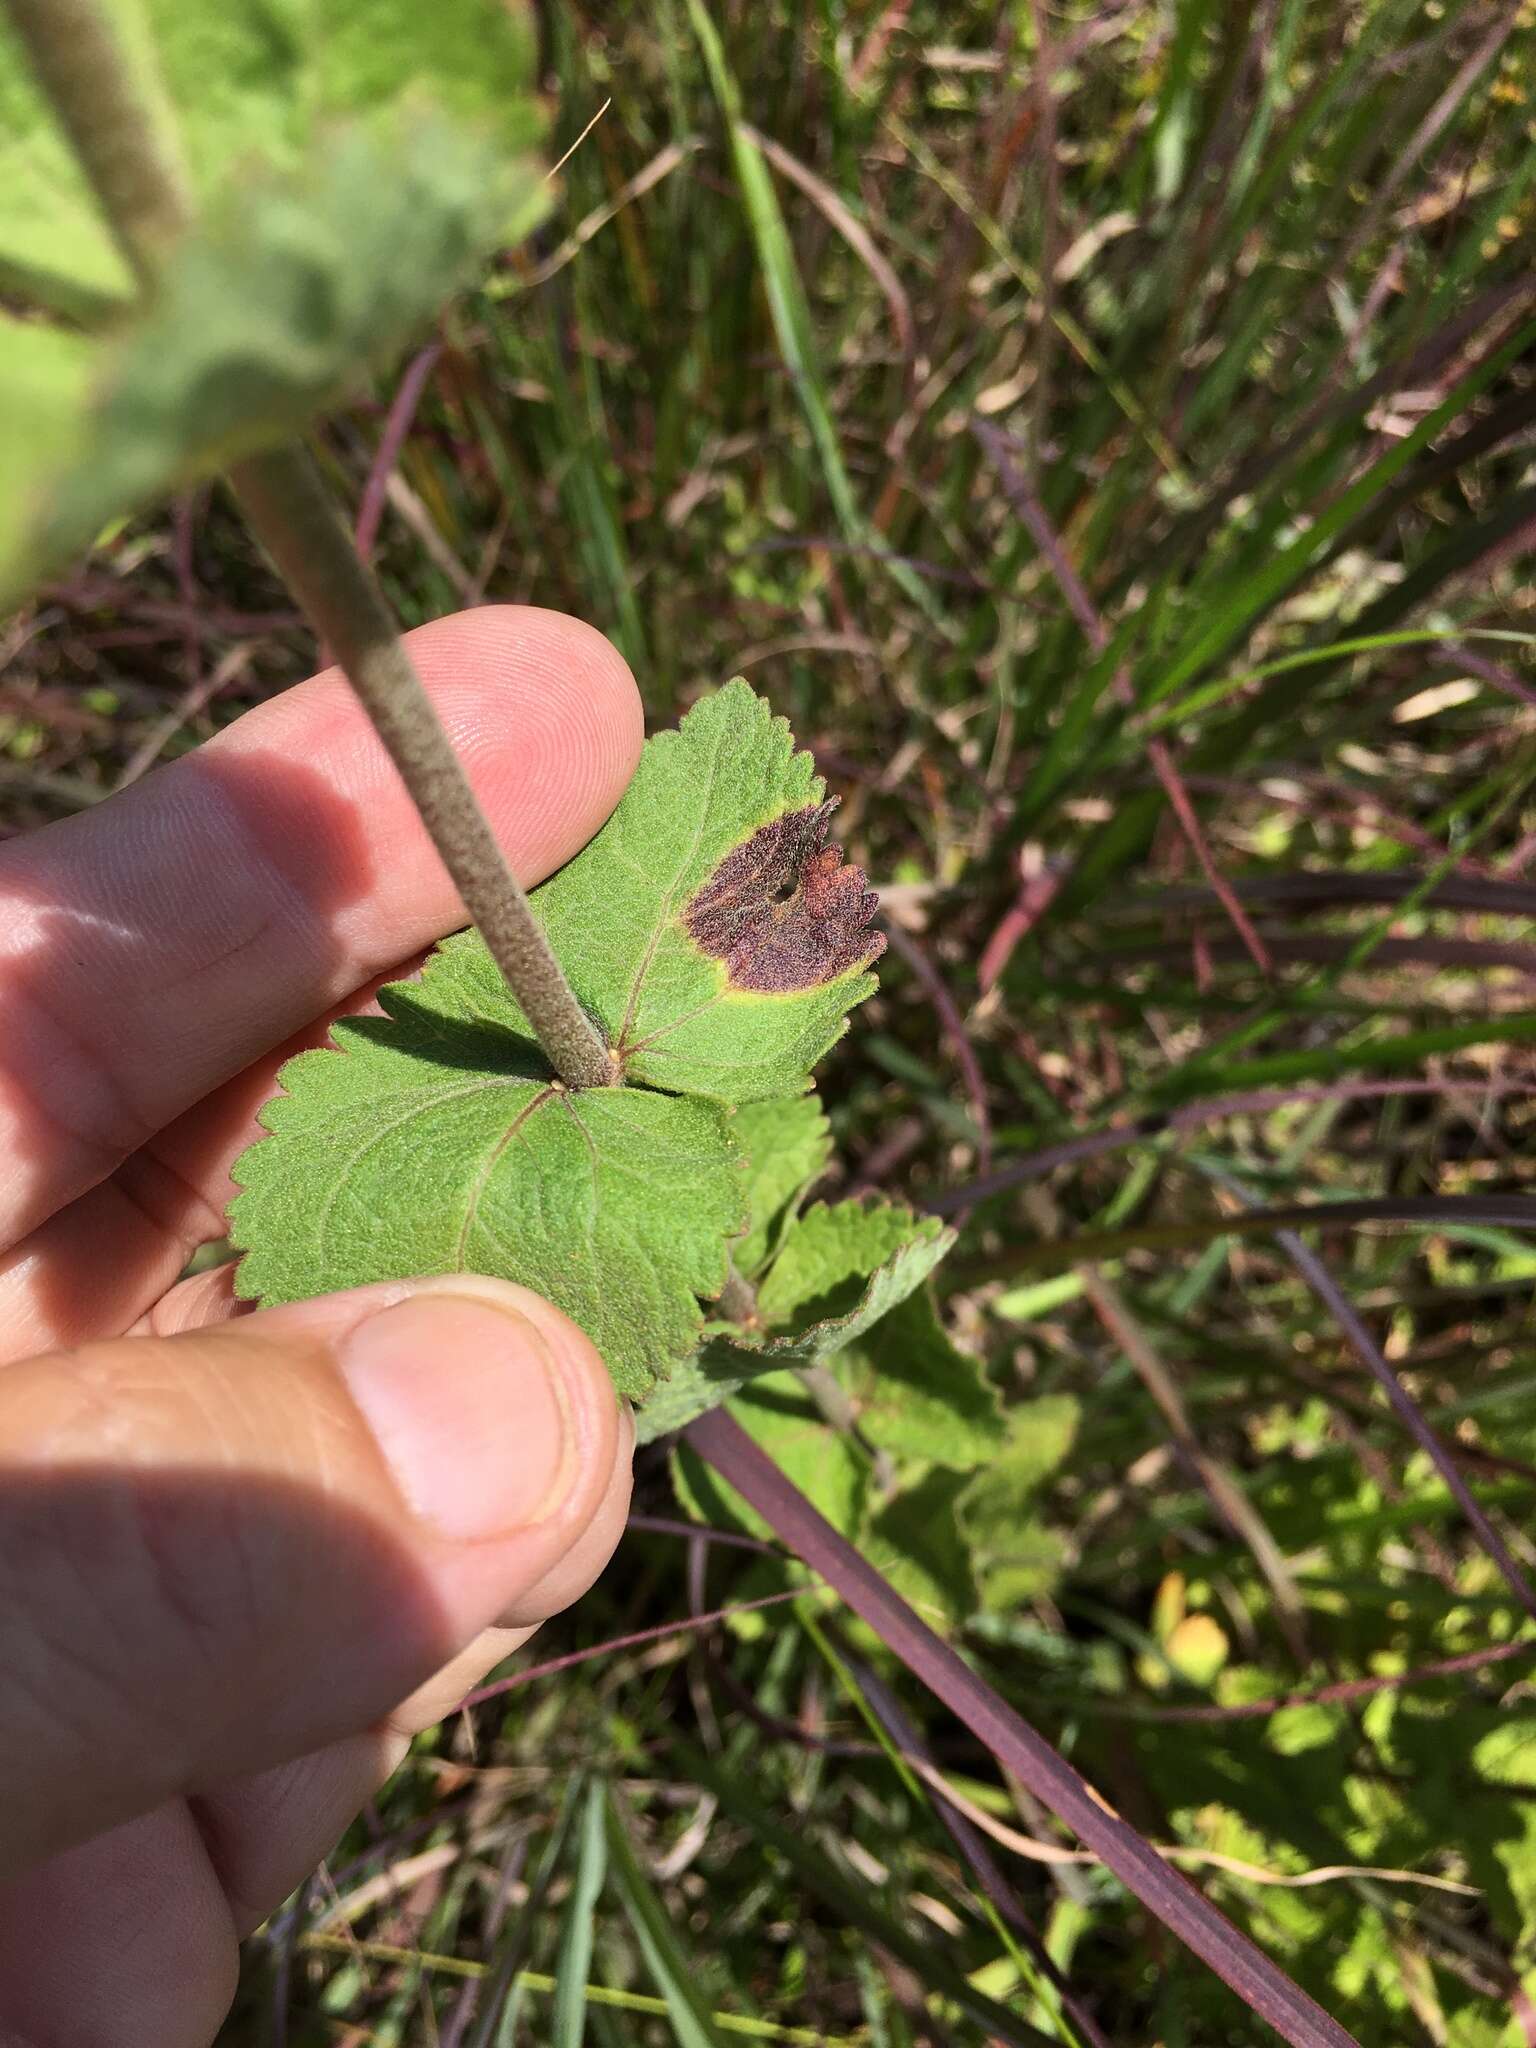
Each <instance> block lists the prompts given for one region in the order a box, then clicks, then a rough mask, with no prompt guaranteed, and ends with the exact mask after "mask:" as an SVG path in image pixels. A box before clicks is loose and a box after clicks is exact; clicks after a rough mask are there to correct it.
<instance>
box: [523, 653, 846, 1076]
mask: <svg viewBox="0 0 1536 2048" xmlns="http://www.w3.org/2000/svg"><path fill="white" fill-rule="evenodd" d="M830 814H831V806H830V805H829V804H828V803H827V801H826V785H825V784H824V783H823V781H822V779H821V777H820V776H819V775H817V773H816V770H815V766H814V763H813V762H812V760H811V757H810V755H809V754H804V753H797V752H796V751H795V744H794V740H793V738H792V737H791V735H790V730H789V726H788V725H787V723H786V722H785V721H784V720H783V719H782V718H775V717H774V716H773V714H772V713H771V712H770V710H769V708H768V706H767V705H766V704H765V703H764V702H763V700H762V699H761V698H760V697H758V696H757V695H756V694H755V692H754V691H753V690H752V689H751V688H750V686H749V685H748V684H747V683H745V682H743V681H742V680H741V679H740V678H739V677H738V678H737V680H736V681H734V682H731V683H728V684H727V685H726V686H725V688H724V689H723V690H718V691H716V692H715V694H714V695H713V696H710V697H705V698H703V699H702V700H701V701H700V702H699V703H697V704H696V705H694V707H693V709H692V710H691V711H690V712H689V713H688V715H687V717H686V718H684V720H683V722H682V724H681V725H680V726H679V727H678V728H677V730H676V731H675V732H665V733H660V734H658V735H657V736H656V737H655V738H654V739H652V740H650V741H649V742H648V743H647V745H646V747H645V751H644V753H643V754H642V756H641V760H640V766H639V768H638V770H637V771H636V774H635V778H634V780H633V781H632V782H631V784H630V786H629V788H628V790H627V791H626V792H625V795H624V797H623V800H622V801H621V803H620V804H619V807H618V809H617V810H616V811H615V812H614V814H613V816H612V817H611V818H610V819H609V820H608V822H607V824H606V825H605V826H604V827H603V829H602V830H601V832H599V833H598V835H597V837H596V838H595V839H594V840H593V841H592V843H591V845H590V846H588V847H587V848H586V850H585V851H584V852H583V853H582V854H581V855H580V856H579V858H577V859H576V860H574V861H572V862H571V863H570V865H569V866H568V867H565V868H562V869H561V871H560V873H559V874H557V875H555V876H554V877H552V879H551V880H550V881H548V882H546V883H545V884H544V886H543V888H541V889H540V890H538V891H537V892H536V894H535V898H534V901H535V905H536V907H537V910H538V913H539V916H540V917H541V919H542V920H543V922H544V925H545V928H546V930H547V931H548V933H549V937H550V941H551V943H552V945H553V946H554V949H555V953H556V955H557V956H558V958H559V960H560V963H561V965H562V966H563V967H564V968H565V971H566V973H567V974H568V975H569V977H570V980H571V984H572V986H573V987H574V989H575V991H576V993H577V995H578V996H579V997H580V999H581V1001H582V1003H583V1004H584V1005H585V1006H586V1008H587V1009H588V1011H589V1012H590V1013H591V1014H592V1015H593V1016H594V1017H596V1018H597V1019H598V1021H599V1022H600V1023H601V1025H602V1026H603V1028H604V1030H605V1032H606V1034H607V1037H608V1040H609V1043H610V1044H611V1045H613V1046H614V1047H615V1049H616V1050H617V1051H618V1053H619V1054H620V1056H621V1058H622V1059H623V1061H624V1071H625V1078H626V1079H627V1080H629V1081H631V1082H641V1083H645V1084H648V1085H650V1086H652V1087H656V1088H665V1089H669V1090H671V1091H673V1092H674V1093H677V1094H685V1095H703V1096H708V1097H710V1098H711V1099H712V1100H714V1101H717V1102H726V1103H742V1102H751V1101H756V1100H761V1099H763V1098H766V1097H769V1096H783V1095H800V1094H803V1093H804V1092H805V1090H806V1089H807V1088H808V1087H809V1086H810V1076H811V1069H812V1068H813V1067H814V1066H815V1064H816V1062H817V1061H818V1060H819V1059H820V1058H821V1057H822V1055H823V1054H824V1053H825V1052H826V1051H827V1050H828V1049H829V1048H830V1047H831V1046H832V1044H833V1043H834V1042H835V1041H836V1040H837V1039H838V1038H839V1037H841V1035H842V1033H843V1031H844V1030H845V1029H846V1028H847V1015H848V1011H849V1010H850V1009H851V1008H852V1007H853V1005H854V1004H855V1003H859V1002H862V1001H863V1000H864V998H865V997H866V996H868V995H869V994H871V993H872V991H873V989H874V986H875V983H874V977H873V976H872V975H871V974H869V973H867V972H866V969H867V968H868V967H869V965H870V964H871V962H873V961H874V960H875V959H876V958H877V957H878V955H879V953H880V951H881V949H882V947H883V945H884V940H883V938H882V937H881V935H880V934H879V933H878V932H873V931H871V930H870V928H869V920H870V917H871V916H872V914H873V912H874V907H875V899H874V897H873V895H872V894H871V893H870V892H869V891H868V890H867V889H866V887H865V884H864V877H863V875H862V874H861V873H860V871H859V870H858V869H857V868H853V867H849V866H847V865H845V864H844V862H843V860H842V857H841V855H840V854H839V853H838V852H837V850H836V849H835V848H834V847H831V846H829V845H828V844H827V843H826V837H827V828H828V821H829V818H830Z"/></svg>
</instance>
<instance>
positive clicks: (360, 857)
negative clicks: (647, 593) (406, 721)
mask: <svg viewBox="0 0 1536 2048" xmlns="http://www.w3.org/2000/svg"><path fill="white" fill-rule="evenodd" d="M407 639H408V643H409V645H410V648H411V652H412V654H413V655H414V657H415V659H416V662H417V665H418V668H419V670H420V672H421V675H422V679H423V681H424V682H425V683H426V685H427V688H428V690H429V692H430V694H431V696H432V698H433V700H434V702H435V704H436V705H437V709H438V712H439V715H440V716H441V717H442V719H443V722H444V724H445V725H446V726H447V729H448V733H449V736H450V738H451V739H452V740H453V743H454V745H455V747H456V748H457V750H458V752H459V754H460V757H461V758H462V759H463V761H464V763H465V766H466V768H467V770H468V772H469V777H470V780H471V782H472V783H473V784H474V787H475V790H476V793H477V795H478V796H479V798H480V801H481V803H482V804H483V805H484V806H485V809H486V812H487V814H488V816H489V818H490V820H491V824H492V826H493V828H494V830H495V831H496V834H497V836H498V838H499V839H500V840H501V843H502V845H503V846H504V847H505V848H506V851H507V854H508V857H509V858H510V860H511V863H512V866H513V868H514V869H515V871H516V872H517V874H518V876H519V878H520V880H521V881H522V882H523V883H524V884H525V885H531V884H533V883H534V882H537V881H539V880H541V879H542V878H543V877H544V876H545V875H547V874H549V873H551V872H552V871H553V870H554V869H555V868H557V867H559V866H560V865H561V864H562V863H563V862H564V861H567V860H569V859H570V858H571V856H572V855H573V854H575V853H577V852H578V851H579V850H580V848H581V847H582V846H583V845H584V844H585V843H586V841H587V840H588V839H589V838H590V837H591V836H592V834H593V833H594V832H595V831H596V830H597V828H598V826H599V825H601V824H602V822H603V820H604V819H605V818H606V817H607V816H608V813H609V812H610V811H611V810H612V809H613V806H614V805H615V804H616V803H617V801H618V799H619V797H620V795H621V794H622V793H623V790H624V787H625V784H626V783H627V782H628V780H629V778H630V776H631V774H632V773H633V772H634V766H635V761H636V759H637V757H638V753H639V748H640V741H641V737H642V719H641V710H640V701H639V696H638V693H637V691H636V689H635V684H634V679H633V677H632V676H631V675H630V673H629V669H628V667H627V666H626V664H625V662H624V661H623V659H622V657H621V656H620V655H619V654H618V653H617V652H616V651H615V650H614V649H613V648H612V647H611V646H610V645H609V643H608V642H607V641H606V640H605V639H604V638H603V637H602V635H601V634H599V633H597V632H595V631H594V630H593V629H592V628H591V627H589V626H585V625H582V624H580V623H579V622H578V621H576V620H574V619H568V618H564V617H562V616H561V615H560V614H558V613H555V612H546V611H538V610H533V609H529V608H523V607H509V606H487V607H485V608H484V609H481V610H477V611H472V612H462V613H460V614H458V615H457V616H456V617H453V618H449V619H442V620H438V621H436V622H435V623H434V624H432V625H430V626H423V627H421V628H419V629H418V630H417V631H416V632H414V633H411V634H409V635H408V636H407ZM464 921H465V914H464V909H463V905H462V903H461V902H460V901H459V897H458V893H457V891H456V890H455V888H454V886H453V884H452V882H451V881H450V879H449V877H448V875H447V873H446V871H445V870H444V868H443V866H442V863H441V861H440V860H439V859H438V856H437V854H436V852H435V850H434V849H433V847H432V845H431V842H430V841H429V840H428V838H427V836H426V833H425V831H424V830H423V828H422V825H421V821H420V819H419V818H418V817H417V815H416V811H415V808H414V806H413V805H412V803H411V800H410V798H409V797H408V796H407V794H406V792H405V789H404V786H403V785H402V784H401V782H400V780H399V777H398V776H397V775H396V773H395V770H394V768H393V766H392V765H391V763H390V761H389V759H388V757H387V756H386V755H385V753H384V750H383V748H382V746H381V745H380V743H379V740H378V738H377V736H376V735H375V733H374V731H373V729H372V727H371V726H370V724H369V723H368V720H367V718H366V716H365V715H364V713H363V710H362V708H361V706H360V705H359V704H358V702H357V700H356V699H355V698H354V697H353V695H352V692H351V690H350V688H349V687H348V685H347V683H346V682H345V680H344V678H343V677H342V676H341V674H340V672H339V671H337V670H329V671H327V672H326V673H325V674H324V675H321V676H317V677H316V678H314V679H313V680H312V681H310V682H307V683H302V684H300V685H298V686H297V687H296V688H294V689H292V690H289V691H286V692H285V693H284V694H283V695H282V696H280V697H276V698H273V699H272V700H271V701H270V702H268V703H266V704H263V705H260V706H258V708H257V709H255V710H254V711H251V712H249V713H247V714H246V716H245V717H244V718H242V719H240V720H238V721H237V723H236V724H234V725H232V726H231V727H230V728H229V729H228V730H227V731H226V732H223V733H221V734H220V735H219V736H218V737H217V738H216V739H214V740H212V741H210V742H209V743H208V745H206V746H204V747H201V748H199V749H198V751H197V752H196V753H193V754H189V755H186V756H185V757H184V758H183V759H181V760H179V761H176V762H174V763H172V764H171V765H169V766H168V767H165V768H162V769H159V770H157V771H156V773H155V774H153V775H151V776H148V777H146V779H145V780H144V782H142V783H140V784H138V785H136V786H135V787H134V788H133V789H132V790H130V791H128V792H126V793H125V794H124V795H123V796H121V797H114V798H112V799H111V801H110V802H108V803H105V804H103V805H102V806H101V807H100V808H99V809H97V810H93V811H88V812H85V813H83V814H82V815H80V816H78V817H74V818H69V819H66V820H64V821H63V822H62V823H60V824H57V825H50V826H48V827H47V828H46V829H45V830H43V831H41V832H38V833H35V834H32V835H30V836H28V837H26V838H23V839H18V840H14V841H11V842H9V843H7V844H6V845H4V846H0V1013H3V1016H4V1029H3V1031H0V1245H4V1244H7V1243H14V1242H15V1241H16V1239H17V1238H19V1237H20V1236H22V1235H23V1234H24V1233H25V1232H27V1231H28V1230H30V1229H32V1228H34V1227H35V1226H36V1225H37V1224H38V1223H39V1222H40V1221H41V1220H42V1219H43V1218H44V1217H46V1216H48V1215H50V1214H51V1213H52V1212H53V1211H54V1210H55V1209H56V1208H58V1207H59V1205H60V1204H61V1203H63V1202H66V1201H69V1200H71V1199H73V1198H74V1197H75V1196H76V1195H79V1194H80V1193H82V1192H83V1191H84V1190H85V1189H86V1188H88V1187H91V1186H93V1185H94V1184H95V1183H96V1182H97V1181H99V1180H101V1179H102V1178H104V1177H105V1176H106V1175H107V1174H108V1173H110V1172H111V1171H112V1170H113V1168H114V1167H116V1166H117V1165H118V1164H119V1163H120V1161H122V1160H123V1159H124V1158H126V1157H127V1156H128V1154H129V1153H130V1152H132V1151H133V1150H134V1149H135V1148H136V1147H138V1146H139V1145H141V1144H143V1143H144V1141H145V1140H146V1139H147V1138H149V1137H150V1136H151V1135H152V1134H153V1133H154V1132H155V1131H157V1130H159V1129H160V1128H161V1126H162V1125H163V1124H165V1123H166V1122H168V1121H169V1120H170V1118H172V1117H174V1116H176V1115H177V1114H178V1113H179V1112H180V1111H182V1110H184V1109H186V1108H187V1107H188V1106H189V1105H190V1104H192V1103H194V1102H196V1101H198V1100H200V1099H201V1098H202V1097H203V1096H204V1095H206V1094H207V1093H208V1092H209V1090H210V1089H213V1088H215V1087H217V1086H218V1085H219V1084H220V1082H222V1081H224V1080H227V1079H228V1078H229V1077H230V1076H231V1075H232V1074H236V1073H238V1072H239V1071H240V1070H241V1069H242V1068H244V1067H246V1066H248V1065H249V1064H250V1063H251V1061H253V1060H254V1059H256V1058H258V1057H259V1056H260V1054H261V1053H262V1052H263V1051H265V1050H266V1049H267V1048H269V1047H270V1046H272V1045H274V1044H275V1043H277V1042H278V1041H279V1040H281V1039H283V1038H286V1037H288V1036H289V1035H290V1034H291V1033H293V1032H295V1031H297V1030H299V1029H300V1028H301V1027H302V1026H303V1025H304V1024H305V1023H307V1022H308V1021H309V1020H310V1019H311V1018H313V1017H315V1016H317V1015H319V1014H320V1013H321V1012H322V1011H324V1010H326V1009H328V1008H329V1007H330V1006H331V1005H333V1004H334V1003H337V1002H339V1001H340V1000H341V998H342V997H344V996H345V995H347V994H348V993H349V992H350V991H351V990H352V989H355V988H357V987H358V986H359V985H360V984H361V983H363V982H365V981H367V980H368V979H369V978H370V977H372V976H374V975H377V974H380V973H382V972H384V971H385V970H387V969H388V968H389V967H391V966H392V965H394V964H395V963H396V962H398V961H400V960H402V959H404V958H406V957H407V956H409V955H410V954H412V953H415V952H418V951H420V950H421V948H423V947H424V946H428V945H430V944H431V943H432V942H433V941H434V940H435V939H438V938H440V937H441V936H442V935H443V933H444V932H448V931H452V930H453V929H454V928H455V927H456V926H457V925H459V924H462V923H463V922H464Z"/></svg>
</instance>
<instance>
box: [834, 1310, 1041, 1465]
mask: <svg viewBox="0 0 1536 2048" xmlns="http://www.w3.org/2000/svg"><path fill="white" fill-rule="evenodd" d="M834 1370H835V1372H836V1373H837V1376H838V1379H839V1380H840V1381H841V1382H842V1384H843V1386H844V1387H845V1388H846V1389H847V1391H848V1393H849V1395H850V1396H851V1397H852V1400H853V1405H854V1412H855V1414H856V1415H857V1417H858V1424H859V1429H860V1431H861V1433H862V1434H863V1435H864V1436H865V1437H866V1438H867V1439H868V1441H869V1442H870V1443H872V1444H873V1445H874V1446H875V1447H876V1449H877V1450H882V1451H889V1452H890V1453H891V1455H892V1456H893V1457H895V1458H901V1459H921V1460H925V1461H929V1462H931V1463H933V1464H936V1465H949V1466H952V1467H954V1468H955V1469H956V1470H957V1471H964V1472H968V1471H970V1470H972V1469H973V1468H974V1467H975V1466H977V1465H980V1464H982V1463H984V1462H985V1461H986V1460H987V1459H989V1458H993V1457H995V1456H996V1455H997V1453H998V1451H999V1449H1000V1448H1001V1446H1002V1443H1003V1441H1004V1431H1003V1418H1002V1413H1001V1411H1000V1409H999V1407H998V1401H997V1395H996V1393H995V1392H994V1390H993V1389H992V1388H991V1387H990V1386H989V1385H988V1383H987V1379H986V1376H985V1374H984V1373H983V1371H982V1369H981V1366H980V1364H979V1363H978V1361H977V1360H976V1359H974V1358H972V1357H970V1356H968V1355H967V1353H965V1352H963V1351H961V1350H958V1349H957V1348H956V1346H955V1345H953V1344H951V1342H950V1341H949V1338H948V1336H947V1335H946V1334H945V1331H944V1326H943V1324H942V1323H941V1322H940V1321H939V1318H938V1315H937V1312H936V1311H935V1309H934V1306H933V1302H932V1300H931V1299H930V1297H929V1295H928V1294H927V1293H926V1292H920V1293H915V1294H912V1295H909V1296H908V1298H907V1299H906V1300H905V1301H904V1302H902V1303H901V1304H900V1305H899V1306H898V1307H897V1308H895V1309H893V1310H892V1311H891V1313H890V1314H889V1315H888V1316H886V1317H885V1319H884V1320H883V1321H882V1322H880V1323H878V1324H876V1326H875V1327H874V1328H873V1329H872V1330H870V1331H869V1332H868V1333H867V1334H866V1335H865V1336H863V1337H861V1338H860V1339H859V1341H858V1342H857V1344H854V1345H851V1346H849V1348H848V1349H846V1350H845V1351H843V1353H842V1354H841V1356H840V1357H839V1358H838V1360H837V1363H836V1365H835V1367H834Z"/></svg>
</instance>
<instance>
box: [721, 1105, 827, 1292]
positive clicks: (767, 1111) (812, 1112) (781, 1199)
mask: <svg viewBox="0 0 1536 2048" xmlns="http://www.w3.org/2000/svg"><path fill="white" fill-rule="evenodd" d="M731 1128H732V1130H733V1131H734V1132H735V1133H736V1142H737V1144H738V1145H740V1147H741V1149H742V1151H743V1152H744V1153H745V1155H746V1160H747V1209H748V1212H749V1214H750V1215H751V1218H752V1221H751V1224H750V1226H749V1228H748V1230H747V1234H746V1236H745V1237H744V1238H742V1239H741V1241H740V1243H738V1244H737V1245H736V1246H735V1248H734V1250H733V1252H732V1257H733V1258H734V1260H735V1262H736V1270H737V1272H738V1273H740V1274H742V1275H743V1276H744V1277H745V1278H746V1279H749V1280H751V1279H755V1278H756V1277H757V1274H758V1272H759V1271H760V1270H761V1268H762V1267H763V1266H764V1265H766V1264H767V1262H768V1257H769V1254H770V1252H771V1251H773V1250H774V1248H775V1247H776V1245H777V1244H778V1242H779V1239H780V1237H781V1235H782V1232H781V1231H780V1230H778V1229H776V1227H775V1226H776V1225H779V1224H781V1223H783V1222H785V1221H786V1220H787V1215H786V1212H787V1211H788V1210H789V1209H790V1208H791V1206H792V1205H793V1204H794V1203H795V1200H796V1197H797V1196H799V1195H802V1194H803V1193H804V1192H805V1190H806V1189H807V1188H808V1187H809V1186H810V1185H811V1184H812V1182H813V1181H816V1180H819V1179H820V1178H821V1176H822V1174H823V1173H824V1172H825V1171H826V1167H827V1162H828V1160H830V1158H831V1157H832V1133H831V1129H830V1127H829V1126H828V1123H827V1119H826V1116H825V1115H824V1113H823V1111H822V1107H821V1103H820V1101H819V1099H818V1098H817V1097H816V1096H815V1095H797V1096H792V1097H791V1098H790V1099H789V1100H787V1101H778V1102H744V1103H743V1104H742V1105H741V1107H740V1108H739V1109H738V1110H737V1111H736V1114H735V1116H734V1117H733V1118H732V1119H731Z"/></svg>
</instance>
